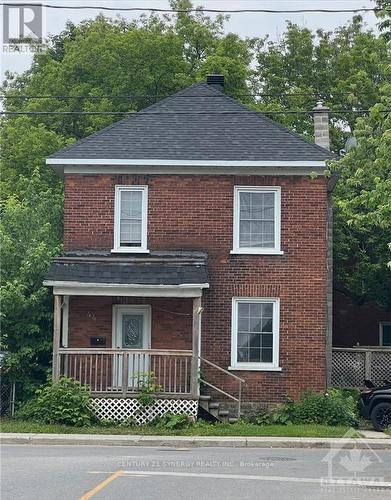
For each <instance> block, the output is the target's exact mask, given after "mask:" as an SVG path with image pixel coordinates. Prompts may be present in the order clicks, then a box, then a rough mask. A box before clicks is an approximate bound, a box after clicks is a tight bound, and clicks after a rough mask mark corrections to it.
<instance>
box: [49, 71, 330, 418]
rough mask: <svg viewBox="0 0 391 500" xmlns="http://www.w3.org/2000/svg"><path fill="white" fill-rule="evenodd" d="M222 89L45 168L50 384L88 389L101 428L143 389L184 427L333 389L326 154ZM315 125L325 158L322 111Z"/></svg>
mask: <svg viewBox="0 0 391 500" xmlns="http://www.w3.org/2000/svg"><path fill="white" fill-rule="evenodd" d="M223 83H224V81H223V77H220V76H217V75H214V76H211V77H208V81H207V83H201V84H196V85H192V86H190V87H188V88H186V89H184V90H182V91H180V92H178V93H176V94H175V95H173V96H171V97H169V98H167V99H164V100H162V101H160V102H158V103H157V104H154V105H152V106H150V107H148V108H146V109H144V110H143V111H141V112H139V113H135V114H134V115H131V116H129V117H127V118H125V119H123V120H121V121H119V122H116V123H115V124H113V125H111V126H109V127H106V128H104V129H103V130H101V131H99V132H97V133H95V134H93V135H91V136H89V137H86V138H85V139H82V140H81V141H79V142H77V143H76V144H73V145H71V146H69V147H67V148H65V149H63V150H61V151H59V152H57V153H55V154H53V155H52V156H50V157H49V158H48V160H47V164H48V165H50V166H51V167H53V168H54V169H55V170H56V171H57V172H58V174H59V175H61V176H62V177H63V179H64V185H65V214H64V253H63V255H62V256H61V257H58V258H57V259H55V260H54V261H53V262H52V264H51V267H50V269H49V271H48V274H47V277H46V280H45V284H46V285H47V286H50V287H53V294H54V302H55V304H54V347H53V375H54V378H55V379H56V378H58V377H59V376H60V375H67V376H71V377H74V378H76V379H78V380H80V381H81V382H82V383H86V384H89V385H90V386H91V389H92V394H93V397H94V398H95V400H96V402H97V404H98V405H101V406H100V411H101V414H102V415H106V416H107V415H108V414H110V415H114V414H115V415H116V416H117V417H118V418H119V416H120V417H122V416H123V414H121V415H119V414H118V412H120V410H118V408H119V407H121V408H122V409H123V408H125V410H121V411H124V412H125V413H126V412H127V413H126V414H129V412H131V411H132V408H133V406H132V405H134V395H135V393H137V391H138V390H140V385H142V383H143V382H145V380H146V377H149V376H150V375H148V376H147V375H146V374H151V373H153V377H154V380H155V382H156V384H157V385H158V386H159V394H160V395H161V397H162V400H161V403H162V404H166V405H169V404H171V405H174V406H170V408H171V409H172V408H179V407H180V408H181V409H182V410H183V409H184V408H185V409H186V411H189V412H194V411H196V408H197V406H198V402H200V403H201V404H202V406H204V407H205V405H206V407H207V409H208V405H210V395H212V396H213V397H214V398H217V399H219V398H220V399H221V401H223V400H226V401H234V402H235V404H236V402H237V400H240V401H241V402H242V408H243V405H245V404H248V405H249V406H251V405H254V404H255V405H256V404H259V403H278V402H282V401H284V399H285V398H286V396H287V395H289V396H291V397H294V398H297V397H299V395H300V394H301V393H302V392H303V391H304V390H306V389H314V390H323V389H325V387H326V376H327V374H326V372H327V370H326V364H327V363H328V356H329V354H328V353H329V352H331V343H330V342H329V341H328V339H329V338H330V328H329V323H330V311H329V309H330V303H329V302H330V300H328V293H329V292H330V280H329V277H330V275H329V271H328V266H327V263H328V259H329V255H328V231H329V224H328V213H329V211H328V206H329V194H328V186H327V180H326V177H325V176H324V171H325V161H326V160H327V159H329V158H331V157H332V154H331V153H330V152H329V151H328V150H326V149H325V148H322V147H320V146H319V145H318V144H313V143H311V142H308V141H306V140H304V139H303V138H301V137H300V136H298V135H296V134H294V133H292V132H291V131H289V130H288V129H286V128H284V127H282V126H281V125H280V124H278V123H275V122H274V121H272V120H270V119H269V118H266V117H265V116H263V115H262V114H259V113H255V112H253V111H251V110H249V109H247V108H246V107H244V106H243V105H241V104H239V103H238V102H236V101H235V100H234V99H232V98H229V97H227V96H226V95H225V94H224V92H223ZM315 124H318V129H317V134H316V136H317V137H318V139H319V141H318V143H319V144H323V145H327V135H328V130H326V129H327V127H328V125H327V124H326V125H325V121H324V116H323V114H322V108H319V109H315ZM322 141H323V142H322ZM314 173H316V174H317V175H315V176H314V175H313V174H314ZM200 373H201V377H202V380H203V381H202V382H201V396H200ZM205 393H208V394H209V396H205ZM127 401H128V404H127V403H126V402H127ZM110 405H111V406H110ZM175 405H176V406H175ZM114 407H115V408H117V409H116V410H114V409H113V408H114ZM165 408H168V406H165ZM211 408H212V406H211ZM111 411H112V413H110V412H111ZM115 412H117V413H115ZM118 415H119V416H118Z"/></svg>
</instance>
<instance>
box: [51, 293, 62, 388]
mask: <svg viewBox="0 0 391 500" xmlns="http://www.w3.org/2000/svg"><path fill="white" fill-rule="evenodd" d="M60 336H61V295H55V296H54V312H53V365H52V378H53V382H57V380H58V379H59V378H60V358H59V354H58V350H59V348H60Z"/></svg>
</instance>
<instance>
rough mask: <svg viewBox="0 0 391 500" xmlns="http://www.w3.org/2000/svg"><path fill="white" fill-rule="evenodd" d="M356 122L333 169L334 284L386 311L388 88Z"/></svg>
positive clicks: (389, 299) (390, 236)
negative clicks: (352, 140) (350, 144)
mask: <svg viewBox="0 0 391 500" xmlns="http://www.w3.org/2000/svg"><path fill="white" fill-rule="evenodd" d="M381 92H382V98H381V102H380V103H378V104H376V105H375V106H373V108H372V110H371V112H370V113H369V115H368V116H365V117H362V118H359V119H357V123H356V129H355V132H354V135H355V137H356V139H357V147H356V148H353V149H352V150H351V151H350V152H349V153H348V154H347V155H346V156H344V157H343V158H342V159H341V160H340V161H339V162H338V163H337V164H336V165H335V168H336V170H337V171H338V172H339V175H340V179H339V182H338V183H337V186H336V190H335V194H334V203H335V239H334V242H335V247H334V253H335V264H336V265H335V269H336V282H337V284H338V285H342V286H343V287H344V290H345V292H347V293H349V294H350V296H352V297H353V298H355V299H356V300H357V301H360V302H364V301H367V300H375V301H377V302H378V303H379V304H380V305H382V306H383V307H385V308H387V309H391V269H390V261H391V253H390V250H391V163H390V159H391V114H390V113H389V112H384V111H383V110H385V109H388V110H389V109H390V108H391V85H390V84H386V85H384V86H383V87H382V89H381Z"/></svg>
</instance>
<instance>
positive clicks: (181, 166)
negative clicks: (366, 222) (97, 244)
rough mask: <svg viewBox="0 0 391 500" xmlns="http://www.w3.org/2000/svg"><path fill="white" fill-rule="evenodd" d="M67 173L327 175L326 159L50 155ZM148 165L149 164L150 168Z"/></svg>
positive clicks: (50, 162) (56, 167) (49, 161)
mask: <svg viewBox="0 0 391 500" xmlns="http://www.w3.org/2000/svg"><path fill="white" fill-rule="evenodd" d="M46 163H47V165H50V166H52V167H53V168H54V170H55V171H56V172H57V173H58V174H59V175H60V176H63V175H64V174H90V175H94V174H146V173H148V174H173V175H200V174H203V175H311V174H313V173H316V174H318V175H324V172H325V170H326V162H325V161H247V160H237V161H228V160H227V161H224V160H212V161H210V160H159V159H156V160H145V159H143V160H129V159H118V158H115V159H110V158H108V159H87V158H86V159H84V158H83V159H80V158H77V159H61V158H48V159H47V160H46ZM146 167H149V168H148V170H147V169H146Z"/></svg>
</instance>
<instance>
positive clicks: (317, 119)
mask: <svg viewBox="0 0 391 500" xmlns="http://www.w3.org/2000/svg"><path fill="white" fill-rule="evenodd" d="M313 111H314V132H315V133H314V135H315V144H317V145H318V146H321V147H322V148H324V149H328V150H330V131H329V112H330V108H327V107H326V106H324V105H323V102H322V101H318V102H317V104H316V106H315V107H314V108H313Z"/></svg>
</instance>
